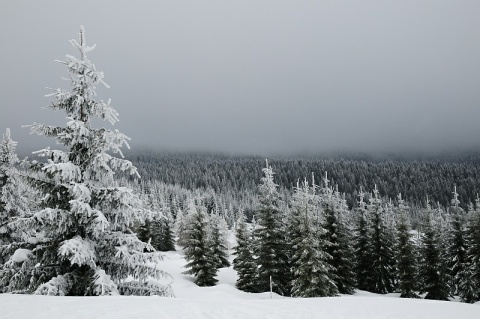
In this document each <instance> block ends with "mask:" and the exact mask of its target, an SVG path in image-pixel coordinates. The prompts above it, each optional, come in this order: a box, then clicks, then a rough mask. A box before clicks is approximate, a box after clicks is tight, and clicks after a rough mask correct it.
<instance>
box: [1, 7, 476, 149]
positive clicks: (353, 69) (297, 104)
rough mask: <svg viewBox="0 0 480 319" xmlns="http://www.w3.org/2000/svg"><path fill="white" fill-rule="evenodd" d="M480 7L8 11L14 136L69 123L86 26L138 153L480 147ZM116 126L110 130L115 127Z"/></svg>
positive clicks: (35, 144)
mask: <svg viewBox="0 0 480 319" xmlns="http://www.w3.org/2000/svg"><path fill="white" fill-rule="evenodd" d="M479 17H480V1H478V0H472V1H462V0H456V1H441V0H432V1H428V0H422V1H418V0H411V1H408V0H401V1H400V0H398V1H302V0H295V1H279V0H262V1H259V0H254V1H245V0H242V1H220V0H219V1H193V0H192V1H181V0H171V1H159V0H157V1H129V2H127V1H118V0H117V1H105V0H102V1H80V2H71V1H33V0H32V1H20V0H18V1H3V3H2V5H1V10H0V30H1V31H0V52H1V58H0V88H1V89H0V90H1V91H0V92H1V93H0V130H1V131H4V130H5V128H6V127H10V128H11V129H12V137H13V138H14V139H15V140H17V141H19V146H23V147H27V148H29V149H39V148H43V147H44V146H45V145H46V140H42V139H41V138H39V137H36V136H33V135H29V134H28V129H26V128H21V125H24V124H30V123H32V122H43V123H47V124H62V123H64V122H65V121H64V114H61V113H58V114H57V113H54V112H52V111H48V110H44V109H42V106H45V105H48V104H49V101H50V100H49V98H45V97H44V95H45V94H47V93H48V91H47V90H46V89H45V87H53V88H56V87H63V88H68V82H65V81H62V80H61V77H62V76H66V75H67V73H66V70H65V69H64V67H63V66H62V65H60V64H56V63H54V62H53V60H54V59H62V58H63V57H64V56H65V54H67V53H69V54H74V53H75V52H74V49H73V48H72V47H71V46H70V44H69V43H68V40H69V39H72V38H76V35H77V33H78V30H79V25H80V24H83V25H84V26H85V29H86V33H87V41H88V42H89V43H90V44H93V43H96V44H97V49H96V50H94V51H93V52H91V53H90V55H89V58H90V59H91V60H92V61H93V62H94V63H95V64H96V66H97V69H99V70H102V71H104V72H105V80H106V82H107V83H108V84H109V85H110V86H111V89H108V90H107V89H99V90H98V97H99V98H100V99H104V100H107V99H108V98H111V99H112V104H113V105H114V106H115V107H116V109H117V110H118V111H119V113H120V122H119V123H118V124H116V125H115V126H116V128H118V129H119V130H121V131H122V132H124V133H126V134H127V135H129V136H130V137H131V138H132V141H131V145H132V147H135V146H152V147H158V148H174V149H181V150H184V149H195V150H199V149H201V150H204V149H207V150H220V151H227V152H249V153H266V152H292V151H311V152H316V151H322V150H329V151H330V150H367V151H371V150H387V151H392V150H397V151H402V150H453V149H461V148H467V147H480V18H479ZM105 125H106V126H107V127H108V126H109V125H108V124H107V123H106V124H105Z"/></svg>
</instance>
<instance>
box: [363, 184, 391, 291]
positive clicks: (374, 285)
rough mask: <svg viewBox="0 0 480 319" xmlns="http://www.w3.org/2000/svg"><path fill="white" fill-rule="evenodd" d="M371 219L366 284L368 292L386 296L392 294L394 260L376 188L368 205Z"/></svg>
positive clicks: (382, 208)
mask: <svg viewBox="0 0 480 319" xmlns="http://www.w3.org/2000/svg"><path fill="white" fill-rule="evenodd" d="M368 210H369V214H370V217H371V223H370V225H371V231H370V233H371V235H372V239H371V240H372V243H371V244H372V250H371V255H370V258H371V259H370V267H371V275H372V277H371V280H369V281H368V283H367V290H368V291H370V292H375V293H380V294H386V293H389V292H393V291H394V288H395V282H394V280H395V259H394V252H393V247H394V243H393V242H392V240H391V238H392V237H393V236H390V234H388V231H389V228H388V227H387V225H386V220H385V212H384V207H383V205H382V200H381V199H380V197H379V195H378V190H377V186H376V185H375V189H374V190H373V196H372V197H371V198H370V203H369V205H368Z"/></svg>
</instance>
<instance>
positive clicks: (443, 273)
mask: <svg viewBox="0 0 480 319" xmlns="http://www.w3.org/2000/svg"><path fill="white" fill-rule="evenodd" d="M422 231H423V234H422V237H421V247H420V255H421V258H420V269H419V274H420V278H421V280H422V282H421V287H420V292H422V293H426V296H425V299H435V300H448V297H449V296H450V293H449V291H450V288H449V287H448V274H447V269H446V267H445V260H444V252H443V250H442V248H443V247H442V242H441V238H440V229H439V225H438V222H437V221H436V220H435V217H434V216H433V215H432V212H431V210H430V209H429V208H427V216H426V218H425V222H424V224H423V227H422Z"/></svg>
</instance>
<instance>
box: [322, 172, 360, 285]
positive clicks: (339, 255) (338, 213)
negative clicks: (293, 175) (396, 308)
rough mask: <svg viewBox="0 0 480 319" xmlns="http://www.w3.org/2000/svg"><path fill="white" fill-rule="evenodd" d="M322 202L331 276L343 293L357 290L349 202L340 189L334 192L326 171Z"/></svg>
mask: <svg viewBox="0 0 480 319" xmlns="http://www.w3.org/2000/svg"><path fill="white" fill-rule="evenodd" d="M320 202H321V206H322V209H323V214H324V216H325V222H324V228H325V239H326V242H327V243H329V244H328V245H326V247H325V249H326V252H327V253H328V254H329V255H330V256H331V258H329V259H328V260H327V261H328V263H329V264H330V266H331V268H332V270H331V278H332V280H333V282H334V283H335V285H336V286H337V288H338V292H339V293H341V294H353V293H354V292H355V272H354V259H355V258H354V250H353V246H352V242H351V240H350V231H349V229H348V225H347V223H346V218H345V213H346V211H347V210H348V207H347V204H346V202H345V200H344V199H342V198H341V195H340V193H339V192H338V191H336V192H334V191H333V189H332V188H331V186H329V181H328V178H327V174H326V173H325V178H324V187H323V188H322V189H321V191H320Z"/></svg>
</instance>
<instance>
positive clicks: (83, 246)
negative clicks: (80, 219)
mask: <svg viewBox="0 0 480 319" xmlns="http://www.w3.org/2000/svg"><path fill="white" fill-rule="evenodd" d="M94 247H95V244H94V243H92V242H91V241H90V240H88V239H83V238H82V237H80V236H75V237H74V238H72V239H68V240H65V241H63V242H62V244H61V245H60V247H59V248H58V255H59V256H61V257H65V258H67V259H68V260H69V261H70V264H71V265H74V264H76V265H78V266H82V265H89V266H91V267H93V268H94V267H96V266H95V261H96V257H95V248H94Z"/></svg>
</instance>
